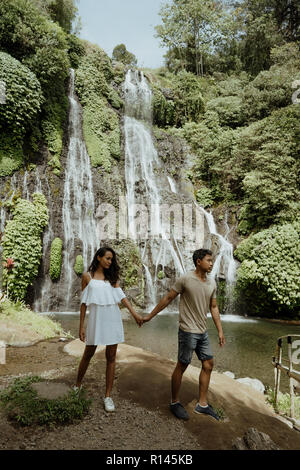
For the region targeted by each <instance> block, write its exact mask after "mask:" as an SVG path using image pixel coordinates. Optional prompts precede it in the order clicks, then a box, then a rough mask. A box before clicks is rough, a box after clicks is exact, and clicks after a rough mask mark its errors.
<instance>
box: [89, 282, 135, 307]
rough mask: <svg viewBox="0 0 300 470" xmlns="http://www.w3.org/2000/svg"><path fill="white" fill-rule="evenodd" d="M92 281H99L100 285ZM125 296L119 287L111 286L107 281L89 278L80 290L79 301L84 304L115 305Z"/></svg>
mask: <svg viewBox="0 0 300 470" xmlns="http://www.w3.org/2000/svg"><path fill="white" fill-rule="evenodd" d="M92 281H98V282H99V281H100V282H102V286H100V285H99V284H98V285H97V284H95V283H92ZM125 297H126V295H125V294H124V292H123V290H122V289H121V288H120V287H113V286H112V285H111V283H110V282H109V281H106V280H104V279H91V280H90V282H89V283H88V284H87V286H86V287H85V288H84V289H83V291H82V296H81V303H83V304H86V305H90V304H96V305H116V304H118V303H119V302H121V300H122V299H124V298H125Z"/></svg>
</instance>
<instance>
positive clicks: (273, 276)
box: [146, 0, 300, 317]
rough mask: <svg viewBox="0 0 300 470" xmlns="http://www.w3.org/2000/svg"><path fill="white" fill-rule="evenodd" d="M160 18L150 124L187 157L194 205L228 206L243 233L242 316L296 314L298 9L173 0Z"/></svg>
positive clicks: (283, 4)
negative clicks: (160, 49) (160, 55)
mask: <svg viewBox="0 0 300 470" xmlns="http://www.w3.org/2000/svg"><path fill="white" fill-rule="evenodd" d="M222 3H223V4H222ZM160 14H161V19H162V24H161V25H159V26H157V28H156V30H157V36H158V37H159V38H160V39H161V42H162V44H164V45H165V46H166V47H167V53H166V68H161V69H159V70H156V71H148V70H147V71H146V72H147V74H148V75H147V76H148V77H149V79H150V82H151V84H152V88H153V117H154V122H155V124H156V125H157V126H159V127H161V128H164V129H165V130H167V131H168V132H169V133H170V134H172V135H175V136H178V137H181V138H184V139H186V141H187V142H188V143H189V145H190V147H191V149H192V151H193V153H194V154H195V155H196V163H195V165H194V168H192V169H191V170H189V172H188V176H189V178H190V179H191V180H192V182H193V183H194V187H195V196H196V198H197V201H198V202H199V203H200V204H202V205H203V206H204V207H212V206H217V205H219V204H223V205H227V206H231V207H233V206H234V207H235V212H236V213H237V215H238V221H239V225H238V232H239V234H240V236H244V237H249V235H250V237H249V238H248V239H247V240H245V241H244V242H243V243H242V244H241V245H240V246H239V247H238V249H237V250H236V256H237V257H238V259H239V260H240V261H241V262H242V264H241V267H240V269H239V272H238V282H237V292H236V295H237V297H238V298H239V299H241V298H243V299H244V304H243V311H245V310H247V313H248V314H258V315H273V316H284V317H291V316H292V317H297V316H299V315H300V313H299V307H300V300H299V296H298V292H299V287H300V286H299V277H300V276H299V257H298V251H299V224H298V222H297V221H296V222H295V218H296V215H297V214H298V213H299V208H300V202H299V201H300V187H299V154H300V127H299V118H300V106H299V104H297V102H296V101H293V100H292V95H293V93H294V90H295V88H294V86H295V85H294V83H296V82H297V81H298V80H300V55H299V40H300V37H299V26H300V16H299V5H298V4H297V2H295V1H292V2H287V1H286V0H282V1H280V2H275V1H274V0H263V1H260V2H257V1H256V0H243V1H241V2H239V4H235V6H231V5H230V2H219V1H216V2H213V3H212V2H208V1H206V0H187V1H186V0H173V1H172V2H168V3H165V4H163V6H162V9H161V12H160ZM188 76H191V77H192V78H191V80H192V82H193V83H194V85H193V87H191V86H189V87H188V90H189V92H190V96H189V97H187V95H185V94H184V93H183V94H182V97H180V94H179V93H178V84H179V82H180V81H181V77H182V79H183V82H184V83H185V82H186V80H187V77H188ZM184 77H185V78H184ZM298 88H299V87H298ZM197 99H198V100H199V99H201V101H202V105H201V106H198V107H197V108H196V112H194V109H195V108H194V107H193V105H194V103H195V102H196V100H197ZM180 101H182V103H184V106H185V107H186V108H185V109H183V108H182V107H180ZM199 104H200V103H199ZM179 110H180V111H179ZM178 111H179V112H178ZM177 116H179V117H177ZM253 299H254V300H253Z"/></svg>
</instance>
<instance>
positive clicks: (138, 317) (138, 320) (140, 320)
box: [134, 313, 151, 327]
mask: <svg viewBox="0 0 300 470" xmlns="http://www.w3.org/2000/svg"><path fill="white" fill-rule="evenodd" d="M134 319H135V321H136V323H137V324H138V326H139V327H141V326H143V324H144V323H147V322H148V321H150V320H151V318H150V315H146V316H145V317H141V315H138V314H137V313H135V315H134Z"/></svg>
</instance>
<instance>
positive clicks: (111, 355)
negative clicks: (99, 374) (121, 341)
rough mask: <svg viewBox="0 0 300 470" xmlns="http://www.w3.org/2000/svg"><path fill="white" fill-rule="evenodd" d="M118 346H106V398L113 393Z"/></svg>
mask: <svg viewBox="0 0 300 470" xmlns="http://www.w3.org/2000/svg"><path fill="white" fill-rule="evenodd" d="M117 348H118V345H117V344H111V345H109V346H106V351H105V355H106V391H105V397H109V396H110V393H111V391H112V387H113V383H114V378H115V365H116V354H117Z"/></svg>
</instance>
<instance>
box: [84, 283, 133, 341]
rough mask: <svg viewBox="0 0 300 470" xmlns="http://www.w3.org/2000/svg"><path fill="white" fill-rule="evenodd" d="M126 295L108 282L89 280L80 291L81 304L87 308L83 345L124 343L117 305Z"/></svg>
mask: <svg viewBox="0 0 300 470" xmlns="http://www.w3.org/2000/svg"><path fill="white" fill-rule="evenodd" d="M125 297H126V295H125V294H124V292H123V290H122V289H121V288H120V287H113V286H112V285H111V283H110V282H109V281H102V280H100V279H93V278H91V280H90V282H89V283H88V284H87V286H86V287H85V288H84V290H83V291H82V296H81V303H82V304H86V306H87V307H88V308H89V315H88V321H87V328H86V339H85V343H86V344H87V345H88V346H92V345H98V344H101V345H109V344H118V343H124V330H123V323H122V317H121V311H120V309H119V306H118V303H119V302H120V301H121V300H122V299H124V298H125Z"/></svg>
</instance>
